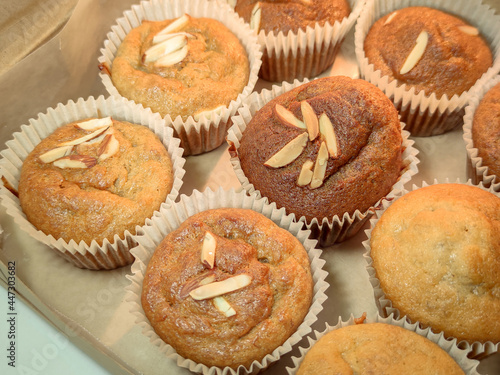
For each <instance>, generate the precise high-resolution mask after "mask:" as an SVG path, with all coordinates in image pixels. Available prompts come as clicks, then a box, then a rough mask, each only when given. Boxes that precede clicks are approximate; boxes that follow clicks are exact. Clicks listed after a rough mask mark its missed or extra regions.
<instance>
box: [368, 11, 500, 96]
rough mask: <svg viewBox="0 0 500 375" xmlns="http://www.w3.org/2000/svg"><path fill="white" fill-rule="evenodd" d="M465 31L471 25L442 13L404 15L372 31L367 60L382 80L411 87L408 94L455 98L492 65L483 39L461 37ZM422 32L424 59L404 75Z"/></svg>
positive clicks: (395, 14)
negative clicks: (424, 37) (424, 45)
mask: <svg viewBox="0 0 500 375" xmlns="http://www.w3.org/2000/svg"><path fill="white" fill-rule="evenodd" d="M463 26H470V25H468V24H467V23H466V22H465V21H463V20H462V19H460V18H458V17H457V16H454V15H451V14H448V13H445V12H443V11H440V10H437V9H432V8H427V7H408V8H403V9H399V10H396V11H394V12H391V13H389V14H387V15H385V16H384V17H382V18H380V19H379V20H377V21H376V22H375V23H374V24H373V26H372V27H371V28H370V30H369V31H368V34H367V36H366V39H365V42H364V51H365V55H366V57H367V58H368V61H369V62H370V63H371V64H373V65H374V66H375V69H376V70H381V72H382V76H388V77H389V79H390V80H397V81H398V83H399V84H406V85H408V86H409V87H408V89H410V88H411V87H415V92H416V93H418V92H420V91H422V90H423V91H424V92H425V94H426V95H431V94H432V93H435V94H436V96H437V97H438V98H440V97H441V96H442V95H445V94H446V95H447V96H448V98H451V97H452V96H453V95H460V94H462V93H463V92H464V91H467V90H469V89H470V88H471V87H472V86H473V85H474V83H475V82H476V81H477V80H478V79H479V78H480V77H481V76H482V75H483V73H485V72H486V71H487V70H488V68H489V67H491V65H492V63H493V57H492V53H491V50H490V47H489V45H488V43H487V42H486V41H485V40H484V38H483V37H482V36H481V35H470V34H469V33H470V31H469V33H467V32H464V31H462V30H461V29H460V27H463ZM465 30H466V31H467V28H466V29H465ZM469 30H470V29H469ZM422 31H425V32H427V34H428V42H427V46H426V47H425V50H424V53H423V55H422V57H421V58H420V60H419V61H418V62H417V64H416V65H415V66H414V67H413V68H412V69H411V70H410V71H409V72H407V73H405V74H401V68H402V67H403V64H404V62H405V60H406V58H407V57H408V56H409V55H410V52H411V51H412V50H413V48H414V47H415V44H416V40H417V38H418V36H419V34H420V33H421V32H422ZM472 33H473V32H472Z"/></svg>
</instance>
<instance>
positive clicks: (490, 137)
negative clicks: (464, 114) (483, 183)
mask: <svg viewBox="0 0 500 375" xmlns="http://www.w3.org/2000/svg"><path fill="white" fill-rule="evenodd" d="M472 142H473V146H474V147H475V148H477V150H478V156H479V157H480V158H482V159H483V162H482V165H483V166H487V167H488V174H492V175H495V176H496V179H497V180H500V83H499V84H497V85H495V86H494V87H492V88H491V89H490V90H489V91H488V92H487V93H486V94H485V95H484V97H483V99H481V101H480V102H479V105H478V107H477V109H476V112H475V113H474V119H473V122H472Z"/></svg>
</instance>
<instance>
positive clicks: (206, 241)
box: [201, 231, 217, 269]
mask: <svg viewBox="0 0 500 375" xmlns="http://www.w3.org/2000/svg"><path fill="white" fill-rule="evenodd" d="M216 247H217V240H216V239H215V237H214V235H213V234H212V233H210V232H209V231H207V232H205V236H204V237H203V243H202V245H201V263H202V264H203V265H204V266H205V267H207V268H210V269H211V268H214V263H215V249H216Z"/></svg>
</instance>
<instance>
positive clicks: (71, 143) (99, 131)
mask: <svg viewBox="0 0 500 375" xmlns="http://www.w3.org/2000/svg"><path fill="white" fill-rule="evenodd" d="M108 128H109V126H108V127H104V128H100V129H97V130H96V131H94V132H92V133H90V134H87V135H85V136H83V137H80V138H76V139H73V140H71V141H67V142H63V143H60V144H59V146H75V145H79V144H80V143H83V142H87V141H90V140H91V139H94V138H95V137H98V136H99V135H101V134H102V133H104V132H105V131H106V130H108Z"/></svg>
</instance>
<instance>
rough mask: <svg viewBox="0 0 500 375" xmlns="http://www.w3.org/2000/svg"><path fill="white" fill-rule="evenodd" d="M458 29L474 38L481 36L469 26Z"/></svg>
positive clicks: (474, 28)
mask: <svg viewBox="0 0 500 375" xmlns="http://www.w3.org/2000/svg"><path fill="white" fill-rule="evenodd" d="M458 29H459V30H460V31H462V32H463V33H465V34H467V35H472V36H477V35H479V30H478V29H477V28H476V27H474V26H469V25H464V26H458Z"/></svg>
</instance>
